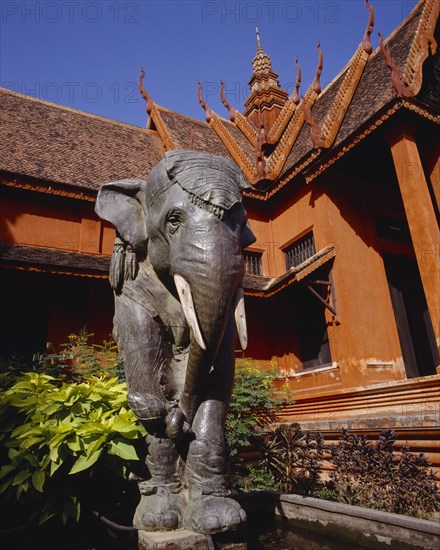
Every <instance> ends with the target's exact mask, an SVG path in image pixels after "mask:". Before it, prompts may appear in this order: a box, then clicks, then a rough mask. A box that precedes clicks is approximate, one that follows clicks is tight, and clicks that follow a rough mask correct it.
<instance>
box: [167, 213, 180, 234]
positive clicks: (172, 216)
mask: <svg viewBox="0 0 440 550" xmlns="http://www.w3.org/2000/svg"><path fill="white" fill-rule="evenodd" d="M181 223H182V215H181V213H180V212H177V211H175V210H173V211H172V212H170V213H169V215H168V218H167V226H168V231H169V232H170V233H175V232H176V231H177V230H178V229H179V227H180V225H181Z"/></svg>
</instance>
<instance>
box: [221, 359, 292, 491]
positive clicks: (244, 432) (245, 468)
mask: <svg viewBox="0 0 440 550" xmlns="http://www.w3.org/2000/svg"><path fill="white" fill-rule="evenodd" d="M277 376H278V372H277V371H276V370H275V369H274V368H272V369H270V370H261V369H260V368H259V367H258V365H257V364H256V363H255V362H252V361H250V360H246V359H237V361H236V366H235V383H234V388H233V390H232V398H231V404H230V407H229V412H228V416H227V419H226V442H227V444H228V446H229V450H230V462H229V467H228V475H229V478H230V481H231V484H232V488H233V490H235V491H243V490H257V489H274V488H277V487H278V486H277V484H276V482H275V480H274V479H273V477H272V475H271V474H270V473H268V472H263V470H261V469H259V468H258V467H256V468H254V467H252V466H250V465H249V464H246V463H245V461H244V459H243V456H242V454H243V452H244V451H245V450H249V449H252V448H255V446H256V444H257V441H258V439H259V438H260V437H261V435H262V432H263V430H264V429H265V428H267V427H268V426H269V425H270V424H272V423H274V422H277V421H278V416H277V414H278V412H279V411H280V408H281V406H282V404H283V403H285V401H286V392H285V391H284V390H281V391H275V389H274V385H273V383H274V381H275V379H276V378H277Z"/></svg>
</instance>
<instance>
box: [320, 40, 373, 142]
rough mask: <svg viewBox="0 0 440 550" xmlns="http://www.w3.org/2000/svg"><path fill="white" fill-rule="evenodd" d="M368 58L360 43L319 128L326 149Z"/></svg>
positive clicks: (339, 123)
mask: <svg viewBox="0 0 440 550" xmlns="http://www.w3.org/2000/svg"><path fill="white" fill-rule="evenodd" d="M368 58H369V54H368V53H367V52H365V50H364V48H363V45H362V44H360V45H359V47H358V49H357V50H356V53H355V55H354V56H353V58H352V60H351V62H350V67H349V68H348V70H347V72H346V73H345V76H344V80H343V81H342V84H341V87H340V88H339V90H338V93H337V95H336V98H335V100H334V102H333V104H332V106H331V108H330V110H329V112H328V113H327V116H326V117H325V119H324V122H323V125H322V129H321V141H322V143H321V147H324V148H326V149H328V148H329V147H331V146H332V145H333V143H334V141H335V139H336V136H337V134H338V131H339V128H340V127H341V125H342V121H343V120H344V117H345V114H346V112H347V110H348V107H349V105H350V103H351V100H352V99H353V96H354V93H355V91H356V88H357V85H358V83H359V81H360V79H361V76H362V74H363V72H364V69H365V66H366V64H367V61H368Z"/></svg>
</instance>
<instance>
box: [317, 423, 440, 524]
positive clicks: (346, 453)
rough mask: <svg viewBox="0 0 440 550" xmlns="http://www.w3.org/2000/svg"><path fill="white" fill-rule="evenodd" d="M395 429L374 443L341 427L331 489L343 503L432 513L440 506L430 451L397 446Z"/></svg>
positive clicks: (333, 451) (334, 450) (333, 455)
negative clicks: (424, 452) (425, 453)
mask: <svg viewBox="0 0 440 550" xmlns="http://www.w3.org/2000/svg"><path fill="white" fill-rule="evenodd" d="M395 441H396V434H395V432H394V431H393V430H382V431H381V432H380V435H379V438H378V441H377V443H376V444H373V443H371V442H369V441H367V439H366V437H365V436H358V435H355V434H350V432H349V431H348V430H346V429H344V430H342V437H341V440H340V441H339V442H338V444H337V445H333V446H332V447H331V459H330V462H331V464H332V466H333V468H334V469H333V471H331V472H330V481H329V483H328V485H327V487H328V489H329V490H330V491H331V493H332V494H333V495H334V497H335V498H336V499H337V500H338V501H341V502H346V503H348V504H353V505H357V506H364V507H368V508H376V509H378V510H384V511H386V512H393V513H396V514H406V515H410V516H425V517H426V516H429V515H430V514H432V513H433V512H435V511H438V510H439V503H440V493H439V490H438V488H437V486H436V484H435V478H434V474H433V472H432V471H431V470H429V462H428V459H427V458H426V456H425V455H423V454H421V453H420V454H415V453H411V452H410V451H409V448H408V447H406V446H405V447H403V448H402V449H401V452H397V451H396V450H395V448H394V445H395Z"/></svg>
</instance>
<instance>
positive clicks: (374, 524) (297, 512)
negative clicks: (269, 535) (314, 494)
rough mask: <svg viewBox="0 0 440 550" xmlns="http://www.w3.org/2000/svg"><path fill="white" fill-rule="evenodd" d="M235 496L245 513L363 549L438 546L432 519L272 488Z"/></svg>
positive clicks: (439, 540)
mask: <svg viewBox="0 0 440 550" xmlns="http://www.w3.org/2000/svg"><path fill="white" fill-rule="evenodd" d="M236 498H237V500H238V501H239V502H240V504H241V505H242V506H243V507H244V509H245V510H246V512H247V513H248V515H251V514H258V513H264V514H265V515H267V514H268V513H272V514H273V515H274V517H275V519H277V520H278V521H285V522H287V523H288V524H291V525H293V526H297V527H300V528H301V529H305V530H310V531H313V532H316V533H320V534H321V535H326V536H329V537H333V538H336V539H339V540H341V541H345V542H349V543H353V544H357V545H360V546H363V547H365V548H372V549H376V548H387V547H388V548H392V549H399V550H411V549H416V548H417V549H423V550H425V549H426V548H440V524H439V523H437V522H435V521H430V520H424V519H418V518H413V517H409V516H402V515H398V514H391V513H388V512H382V511H379V510H373V509H370V508H361V507H359V506H350V505H348V504H342V503H340V502H332V501H327V500H321V499H317V498H311V497H304V496H299V495H286V494H281V493H276V492H273V491H261V492H255V493H247V494H242V495H237V496H236Z"/></svg>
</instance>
